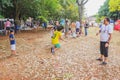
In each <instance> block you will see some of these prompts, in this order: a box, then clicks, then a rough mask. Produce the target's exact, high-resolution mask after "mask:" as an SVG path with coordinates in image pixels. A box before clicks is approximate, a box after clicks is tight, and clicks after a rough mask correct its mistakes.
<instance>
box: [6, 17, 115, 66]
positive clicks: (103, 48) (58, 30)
mask: <svg viewBox="0 0 120 80" xmlns="http://www.w3.org/2000/svg"><path fill="white" fill-rule="evenodd" d="M67 23H68V21H66V25H68V24H67ZM6 26H7V27H6V28H7V30H10V28H9V26H10V23H9V22H7V24H6ZM75 26H76V27H75ZM86 26H87V25H86ZM79 29H80V23H79V22H78V21H77V22H76V24H75V23H71V28H69V27H64V26H62V25H60V24H59V22H58V21H56V25H55V26H54V27H53V28H52V30H51V31H52V35H51V42H52V44H53V46H52V47H51V53H52V54H54V53H55V52H56V50H58V49H60V47H61V45H60V40H62V41H65V40H64V39H63V37H62V33H63V32H68V31H71V30H72V33H75V34H76V35H77V36H78V35H79V34H80V32H79ZM67 30H68V31H67ZM75 30H76V31H75ZM112 32H113V27H112V26H111V25H110V19H109V18H105V19H104V23H103V25H102V26H101V27H100V30H99V32H98V33H97V34H96V35H98V34H100V57H99V58H98V59H96V60H98V61H102V63H101V65H106V64H107V62H108V59H107V58H108V48H109V44H110V41H111V37H112ZM66 34H67V33H65V37H67V36H66ZM9 39H10V45H11V51H12V55H13V54H14V55H16V41H15V36H14V31H13V30H10V35H9ZM65 42H66V41H65Z"/></svg>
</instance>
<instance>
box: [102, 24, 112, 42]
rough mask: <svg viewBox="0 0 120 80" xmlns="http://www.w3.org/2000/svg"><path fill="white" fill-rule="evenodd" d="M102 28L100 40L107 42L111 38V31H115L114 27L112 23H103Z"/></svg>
mask: <svg viewBox="0 0 120 80" xmlns="http://www.w3.org/2000/svg"><path fill="white" fill-rule="evenodd" d="M100 30H101V34H100V41H102V42H107V41H108V39H109V33H112V32H113V27H112V26H111V25H110V24H109V25H102V26H101V28H100Z"/></svg>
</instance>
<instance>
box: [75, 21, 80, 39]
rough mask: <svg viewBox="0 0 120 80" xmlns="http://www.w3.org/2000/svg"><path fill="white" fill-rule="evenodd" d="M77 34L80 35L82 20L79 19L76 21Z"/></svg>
mask: <svg viewBox="0 0 120 80" xmlns="http://www.w3.org/2000/svg"><path fill="white" fill-rule="evenodd" d="M76 34H77V37H79V35H80V22H79V21H76Z"/></svg>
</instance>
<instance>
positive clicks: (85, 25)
mask: <svg viewBox="0 0 120 80" xmlns="http://www.w3.org/2000/svg"><path fill="white" fill-rule="evenodd" d="M84 29H85V36H87V35H88V22H87V21H85V24H84Z"/></svg>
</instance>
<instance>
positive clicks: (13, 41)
mask: <svg viewBox="0 0 120 80" xmlns="http://www.w3.org/2000/svg"><path fill="white" fill-rule="evenodd" d="M9 39H10V47H11V52H12V55H16V41H15V36H14V31H13V30H10V35H9Z"/></svg>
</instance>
